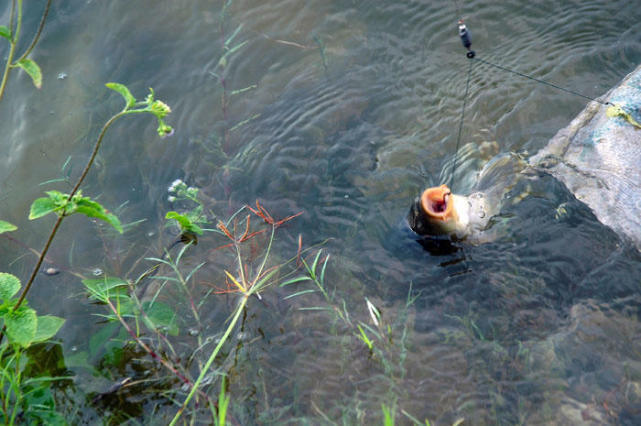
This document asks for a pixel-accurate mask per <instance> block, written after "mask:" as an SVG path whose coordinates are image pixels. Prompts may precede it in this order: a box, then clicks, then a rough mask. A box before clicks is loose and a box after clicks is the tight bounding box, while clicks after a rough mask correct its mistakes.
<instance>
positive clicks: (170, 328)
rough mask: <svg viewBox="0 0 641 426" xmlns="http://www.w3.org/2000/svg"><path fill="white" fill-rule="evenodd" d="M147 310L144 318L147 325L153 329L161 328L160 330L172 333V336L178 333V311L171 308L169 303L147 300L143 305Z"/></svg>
mask: <svg viewBox="0 0 641 426" xmlns="http://www.w3.org/2000/svg"><path fill="white" fill-rule="evenodd" d="M142 308H143V310H144V311H145V314H146V315H145V316H144V317H143V320H144V321H145V324H146V325H147V327H149V328H151V329H152V330H156V329H160V330H159V331H161V332H165V331H166V333H168V334H170V335H171V336H177V335H178V324H177V323H176V312H175V311H174V310H173V309H171V307H170V306H169V305H166V304H164V303H161V302H154V303H153V304H151V302H145V303H143V305H142ZM163 329H165V330H163Z"/></svg>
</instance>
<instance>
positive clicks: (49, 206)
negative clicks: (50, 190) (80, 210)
mask: <svg viewBox="0 0 641 426" xmlns="http://www.w3.org/2000/svg"><path fill="white" fill-rule="evenodd" d="M59 208H60V206H58V205H56V202H55V201H54V200H52V199H51V198H38V199H37V200H35V201H34V202H33V203H32V204H31V209H30V210H29V219H31V220H33V219H38V218H39V217H42V216H46V215H48V214H49V213H51V212H55V211H56V210H58V209H59Z"/></svg>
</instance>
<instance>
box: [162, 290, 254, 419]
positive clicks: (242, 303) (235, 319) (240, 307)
mask: <svg viewBox="0 0 641 426" xmlns="http://www.w3.org/2000/svg"><path fill="white" fill-rule="evenodd" d="M248 299H249V294H244V295H243V297H242V299H241V300H240V303H239V304H238V306H237V307H236V312H235V314H234V317H233V318H232V320H231V322H230V323H229V325H228V326H227V330H225V334H223V337H222V338H221V339H220V342H218V345H216V348H215V349H214V351H213V352H212V353H211V355H210V356H209V359H208V360H207V363H206V364H205V367H204V368H203V369H202V370H201V371H200V375H199V376H198V379H196V383H194V386H193V387H192V388H191V391H190V392H189V394H188V395H187V398H186V399H185V402H183V405H182V407H180V409H179V410H178V412H177V413H176V415H175V416H174V418H173V419H172V421H171V423H170V424H169V425H170V426H173V425H175V424H176V422H177V421H178V419H179V418H180V416H181V415H182V413H183V411H184V410H185V408H186V407H187V404H189V401H191V398H192V397H193V396H194V393H195V392H196V390H197V389H198V386H199V385H200V382H201V381H202V380H203V378H204V377H205V375H206V374H207V371H209V367H211V364H212V363H213V362H214V359H216V355H218V352H219V351H220V348H222V346H223V344H224V343H225V342H226V341H227V339H228V338H229V335H230V334H231V331H232V330H233V329H234V327H235V326H236V323H237V322H238V318H240V314H241V313H242V312H243V311H244V310H245V306H246V305H247V300H248Z"/></svg>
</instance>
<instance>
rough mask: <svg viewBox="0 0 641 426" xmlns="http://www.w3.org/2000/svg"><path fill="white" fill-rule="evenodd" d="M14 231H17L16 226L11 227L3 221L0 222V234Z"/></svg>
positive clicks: (11, 225)
mask: <svg viewBox="0 0 641 426" xmlns="http://www.w3.org/2000/svg"><path fill="white" fill-rule="evenodd" d="M16 229H18V227H17V226H16V225H13V224H11V223H9V222H5V221H4V220H0V234H2V233H4V232H10V231H15V230H16Z"/></svg>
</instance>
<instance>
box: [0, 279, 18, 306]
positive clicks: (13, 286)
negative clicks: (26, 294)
mask: <svg viewBox="0 0 641 426" xmlns="http://www.w3.org/2000/svg"><path fill="white" fill-rule="evenodd" d="M21 286H22V284H20V280H19V279H18V277H16V276H15V275H12V274H7V273H6V272H0V299H2V300H9V299H11V298H12V297H13V296H14V295H15V294H16V293H17V292H18V290H20V287H21Z"/></svg>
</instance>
